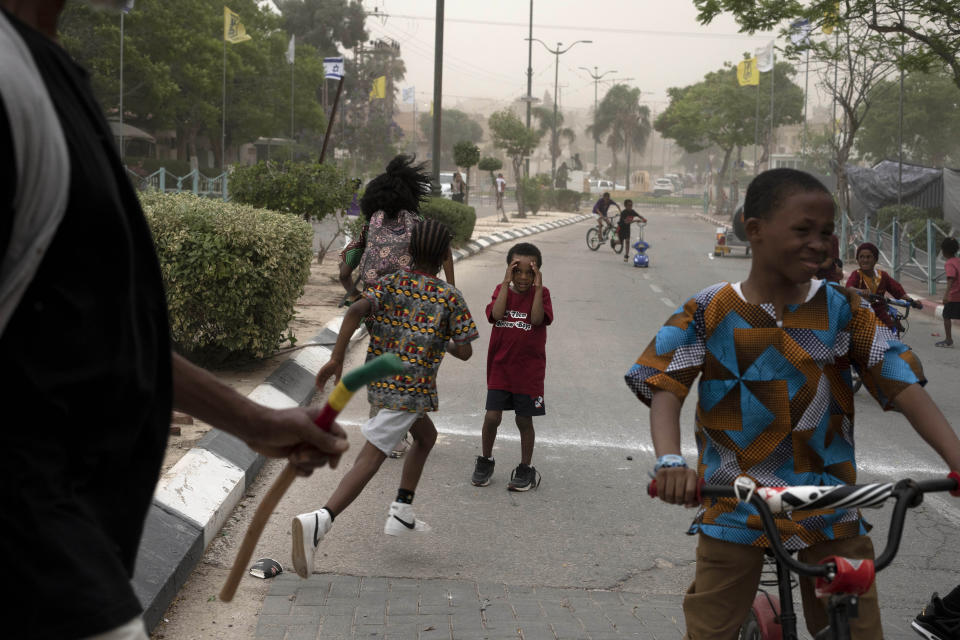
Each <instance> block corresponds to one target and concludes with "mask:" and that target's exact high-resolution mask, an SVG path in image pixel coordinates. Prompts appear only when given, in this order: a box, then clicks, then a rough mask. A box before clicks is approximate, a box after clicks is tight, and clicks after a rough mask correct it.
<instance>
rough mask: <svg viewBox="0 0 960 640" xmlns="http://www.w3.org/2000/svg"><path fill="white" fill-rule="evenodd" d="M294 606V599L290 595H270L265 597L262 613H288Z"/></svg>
mask: <svg viewBox="0 0 960 640" xmlns="http://www.w3.org/2000/svg"><path fill="white" fill-rule="evenodd" d="M292 606H293V600H291V599H290V596H274V595H268V596H267V597H266V598H264V599H263V608H262V609H260V613H261V614H287V613H290V608H291V607H292Z"/></svg>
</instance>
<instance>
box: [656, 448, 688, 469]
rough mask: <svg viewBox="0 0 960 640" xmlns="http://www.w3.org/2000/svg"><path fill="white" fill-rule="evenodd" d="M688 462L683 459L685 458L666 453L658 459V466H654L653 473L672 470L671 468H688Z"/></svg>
mask: <svg viewBox="0 0 960 640" xmlns="http://www.w3.org/2000/svg"><path fill="white" fill-rule="evenodd" d="M686 466H687V461H686V460H684V459H683V456H681V455H677V454H676V453H666V454H664V455H662V456H660V457H659V458H657V464H656V465H654V467H653V471H654V473H656V472H657V471H660V469H670V468H671V467H686Z"/></svg>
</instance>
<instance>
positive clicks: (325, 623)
mask: <svg viewBox="0 0 960 640" xmlns="http://www.w3.org/2000/svg"><path fill="white" fill-rule="evenodd" d="M320 632H321V633H322V634H323V635H322V637H323V638H327V637H328V636H331V637H332V636H337V635H341V636H347V637H352V635H353V616H323V618H321V620H320Z"/></svg>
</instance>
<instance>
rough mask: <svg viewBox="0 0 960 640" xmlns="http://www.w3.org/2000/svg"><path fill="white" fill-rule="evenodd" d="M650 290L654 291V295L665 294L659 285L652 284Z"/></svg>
mask: <svg viewBox="0 0 960 640" xmlns="http://www.w3.org/2000/svg"><path fill="white" fill-rule="evenodd" d="M650 288H651V289H653V292H654V293H663V289H662V288H660V287H659V286H658V285H655V284H651V285H650Z"/></svg>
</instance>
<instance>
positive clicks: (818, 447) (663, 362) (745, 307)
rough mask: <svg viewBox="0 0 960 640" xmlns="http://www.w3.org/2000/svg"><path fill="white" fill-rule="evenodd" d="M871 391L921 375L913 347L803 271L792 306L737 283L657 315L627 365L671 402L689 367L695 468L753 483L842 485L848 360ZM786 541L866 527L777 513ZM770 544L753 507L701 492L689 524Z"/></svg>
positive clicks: (842, 519) (680, 393) (645, 386)
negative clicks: (757, 300) (660, 321)
mask: <svg viewBox="0 0 960 640" xmlns="http://www.w3.org/2000/svg"><path fill="white" fill-rule="evenodd" d="M851 364H852V365H853V366H855V367H857V370H858V371H859V372H860V374H861V376H862V378H863V381H864V384H865V386H866V387H867V389H869V391H870V393H871V394H872V395H873V396H874V398H876V399H877V401H878V402H879V403H880V404H881V405H882V406H883V407H884V408H885V409H889V408H891V399H892V398H894V397H896V395H897V394H898V393H900V391H902V390H903V389H904V388H905V387H907V386H908V385H910V384H913V383H920V384H925V383H926V379H925V378H924V377H923V369H922V368H921V366H920V361H919V360H918V359H917V358H916V356H915V355H914V353H913V352H912V351H910V350H909V348H907V347H906V346H905V345H903V344H902V343H900V342H899V341H897V339H896V338H895V337H894V335H893V333H892V332H891V331H890V330H889V329H888V328H887V327H886V326H885V325H883V323H881V322H878V320H877V318H876V316H875V315H874V313H873V310H872V309H871V308H870V306H869V304H868V303H867V302H866V301H864V300H863V299H862V298H861V297H860V296H859V295H857V293H856V292H854V291H851V290H848V289H844V288H841V287H838V286H834V285H826V284H824V283H823V281H821V280H813V281H811V285H810V293H809V295H808V297H807V300H806V301H805V302H803V303H802V304H798V305H789V306H787V307H786V308H785V309H784V313H783V320H782V322H781V323H780V325H778V323H777V320H776V316H775V313H774V309H773V305H770V304H762V305H755V304H751V303H749V302H747V301H746V300H745V299H744V298H743V296H742V294H741V293H740V291H739V285H731V284H728V283H725V282H724V283H720V284H716V285H713V286H711V287H708V288H706V289H704V290H703V291H701V292H699V293H698V294H696V295H695V296H693V297H692V298H690V299H689V300H687V302H686V303H684V304H683V305H682V306H681V307H680V308H678V309H677V310H676V311H675V312H674V314H673V315H672V316H671V317H670V319H669V320H667V322H666V324H665V325H664V326H663V327H662V328H661V329H660V330H659V331H658V332H657V335H656V337H655V338H654V339H653V341H652V342H651V343H650V345H649V346H648V347H647V349H646V350H645V351H644V352H643V355H641V356H640V358H639V359H638V360H637V363H636V364H635V365H633V367H632V368H631V369H630V371H629V372H628V373H627V375H626V381H627V384H628V386H629V387H630V388H631V389H632V390H633V391H634V393H636V394H637V397H638V398H640V400H641V401H643V402H644V403H646V404H648V405H649V404H650V401H651V398H652V395H653V392H654V391H655V390H658V389H662V390H666V391H670V392H672V393H674V394H675V395H676V396H677V397H679V398H680V399H681V400H682V399H683V398H684V397H686V395H687V393H688V392H689V390H690V387H691V386H693V383H694V381H695V380H696V379H697V378H698V377H699V378H700V382H699V385H698V395H699V400H698V402H697V411H696V440H697V450H698V460H697V472H698V474H699V476H700V478H702V479H703V480H704V481H705V482H706V483H707V484H723V485H732V484H733V481H734V480H735V479H736V478H737V477H738V476H741V475H745V476H749V477H750V478H752V479H753V480H754V481H755V482H756V483H757V485H758V486H768V487H778V486H780V487H782V486H789V485H832V484H852V483H854V482H856V479H857V464H856V457H855V454H854V441H853V391H852V387H851V377H850V365H851ZM777 523H778V527H779V530H780V535H781V537H782V538H783V541H784V544H785V545H786V546H787V548H788V549H792V550H796V549H803V548H805V547H807V546H809V545H811V544H814V543H816V542H819V541H822V540H828V539H841V538H848V537H852V536H855V535H858V534H861V533H866V529H867V527H866V523H865V522H863V521H862V518H861V516H860V513H859V511H858V510H847V509H837V510H821V511H803V512H799V511H798V512H796V513H795V514H787V515H781V516H779V517H778V518H777ZM698 532H700V533H703V534H705V535H708V536H710V537H712V538H719V539H721V540H727V541H729V542H734V543H739V544H747V545H754V546H768V543H767V539H766V536H765V535H764V534H763V530H762V527H761V525H760V519H759V516H758V515H757V512H756V510H755V509H754V508H753V507H752V506H751V505H749V504H746V503H739V502H737V501H736V500H735V499H733V498H730V499H726V498H725V499H718V500H712V501H705V502H704V504H703V506H702V507H701V508H700V510H699V511H698V512H697V515H696V517H695V519H694V522H693V525H692V526H691V528H690V531H689V533H691V534H693V533H698Z"/></svg>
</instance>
